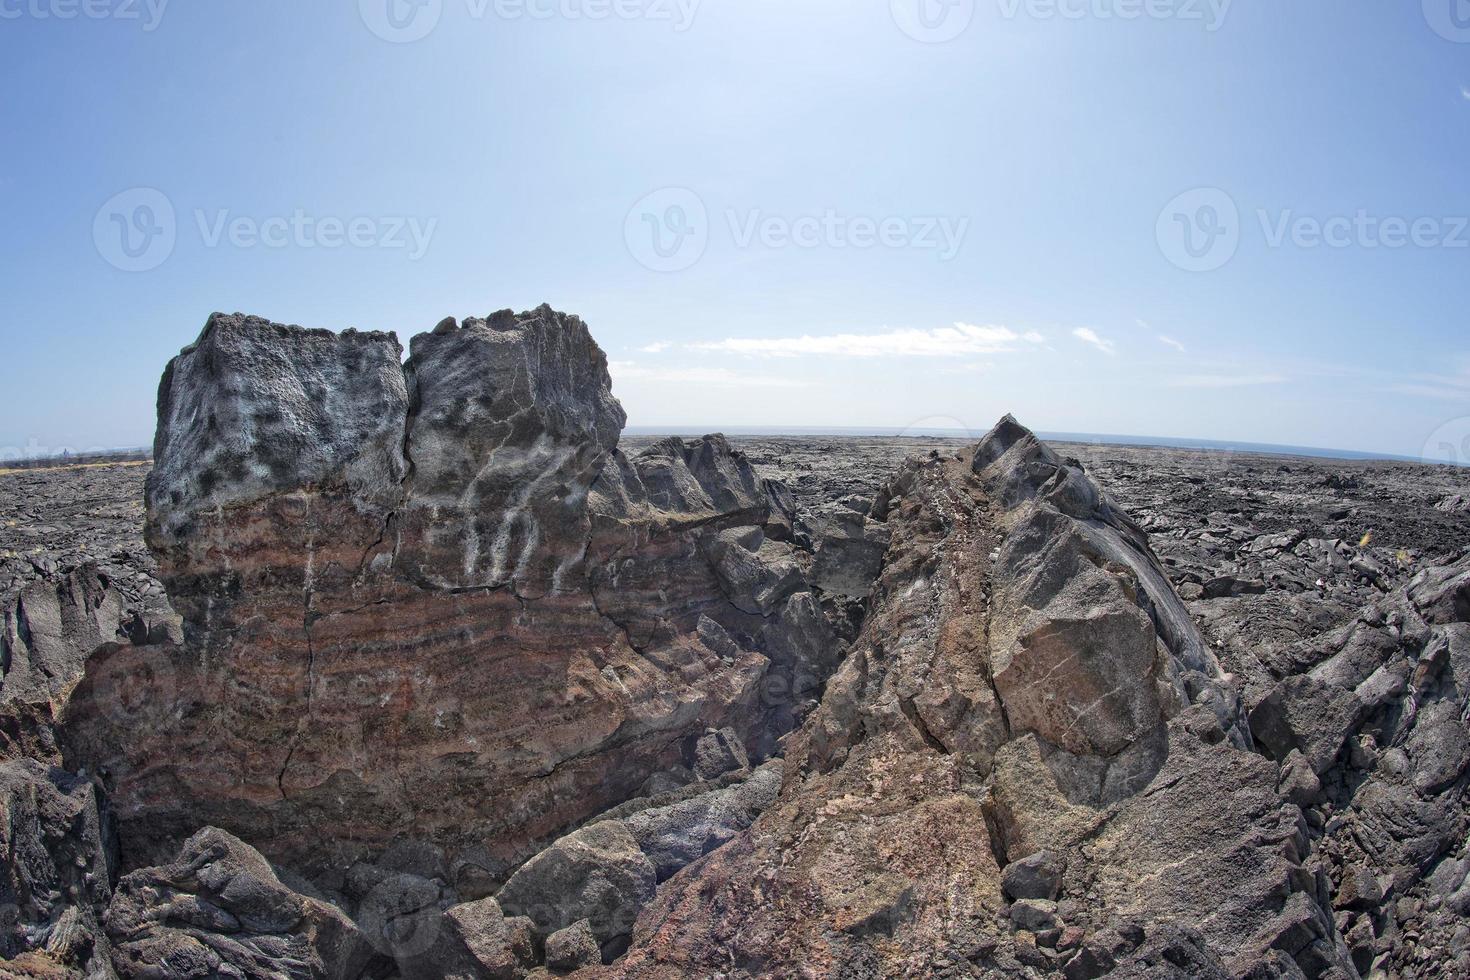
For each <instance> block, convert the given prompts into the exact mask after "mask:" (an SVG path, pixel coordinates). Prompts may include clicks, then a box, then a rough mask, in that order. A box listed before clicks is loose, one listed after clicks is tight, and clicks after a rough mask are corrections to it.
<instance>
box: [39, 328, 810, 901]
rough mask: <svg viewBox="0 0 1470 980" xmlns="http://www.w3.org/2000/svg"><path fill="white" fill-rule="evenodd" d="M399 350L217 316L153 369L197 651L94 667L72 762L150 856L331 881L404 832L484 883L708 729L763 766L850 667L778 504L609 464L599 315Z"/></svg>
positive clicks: (634, 786)
mask: <svg viewBox="0 0 1470 980" xmlns="http://www.w3.org/2000/svg"><path fill="white" fill-rule="evenodd" d="M411 347H412V354H411V356H410V358H409V360H408V363H407V365H403V366H401V365H400V364H399V347H398V344H397V341H396V340H395V339H394V337H393V336H392V335H388V334H357V333H352V332H350V331H349V332H346V333H343V334H331V333H329V332H325V331H309V330H302V329H300V328H296V327H283V326H278V325H274V324H269V323H266V322H264V321H260V320H256V319H253V318H248V317H225V316H216V317H213V318H211V320H210V322H209V324H208V326H206V328H205V331H204V333H203V335H202V336H201V337H200V339H199V341H198V342H197V343H196V344H195V345H194V346H192V347H190V348H188V349H187V350H185V351H184V352H183V353H182V354H180V355H179V357H177V358H176V359H175V360H174V362H173V363H172V364H171V366H170V368H169V370H168V371H167V372H166V374H165V377H164V379H163V383H162V386H161V389H160V398H159V409H160V413H159V435H158V439H157V454H158V460H159V462H158V465H157V466H156V467H155V469H154V471H153V473H152V474H151V475H150V477H149V483H148V505H149V510H148V521H149V523H148V539H149V542H150V544H151V546H152V547H153V548H154V550H155V552H156V554H157V556H158V561H159V573H160V577H161V579H162V581H163V584H164V585H165V586H166V587H167V589H168V592H169V597H170V599H171V600H172V601H173V602H174V604H175V606H176V607H177V608H178V609H179V611H180V613H182V615H183V617H184V636H183V640H182V642H162V643H156V644H153V645H151V646H148V647H140V648H137V649H132V648H129V649H126V650H123V649H107V648H103V649H102V650H99V651H98V652H97V654H96V655H94V656H93V657H92V659H91V661H90V663H89V666H88V668H87V671H86V674H85V676H84V677H83V678H82V680H81V682H80V683H79V684H78V685H77V686H76V688H75V691H74V692H73V693H72V696H71V698H70V702H69V704H68V705H67V708H66V721H65V729H66V735H65V738H64V740H63V741H64V746H63V748H64V751H65V755H66V758H67V761H68V764H69V765H70V766H72V767H73V768H77V767H83V766H85V767H87V768H89V769H90V770H92V771H95V772H101V773H104V774H105V779H106V783H107V786H108V788H109V789H110V791H111V792H112V794H113V795H114V798H115V799H116V800H117V802H118V810H119V814H120V819H121V826H122V839H123V844H124V850H125V853H126V854H127V856H128V860H129V861H130V863H132V864H134V865H139V864H144V863H150V862H157V861H160V860H164V859H165V858H166V857H167V855H169V854H171V853H172V850H173V848H175V847H176V846H177V842H178V841H180V840H182V839H184V838H185V837H187V836H188V835H189V834H190V833H192V832H193V831H194V830H196V829H198V827H200V826H202V825H214V826H219V827H222V828H225V829H228V830H230V831H231V832H234V833H237V834H239V835H241V836H242V837H243V838H244V839H248V840H249V841H251V843H252V844H254V845H256V846H258V847H260V848H261V849H262V851H263V852H264V853H266V854H268V855H269V856H270V857H271V858H272V859H273V860H277V861H280V862H283V863H285V864H286V865H289V866H291V867H293V868H296V869H298V870H300V871H301V872H303V873H304V874H306V875H307V876H308V877H309V878H311V879H312V880H313V881H315V882H317V883H319V884H320V885H321V886H322V887H324V888H327V889H339V888H341V887H342V882H341V876H342V875H343V874H344V873H345V870H346V869H347V868H349V867H351V866H352V865H353V864H354V863H355V862H358V861H363V860H369V861H371V860H375V859H376V858H377V856H378V855H379V854H380V853H381V852H382V851H383V850H385V849H386V848H387V847H388V846H389V845H390V844H392V843H393V842H394V841H396V840H399V839H401V838H403V837H412V838H417V839H420V840H422V841H425V842H428V843H432V844H434V845H436V846H438V847H441V848H444V849H446V850H447V852H448V859H449V863H450V864H451V865H453V866H455V867H457V868H461V869H474V868H478V869H480V871H478V872H476V871H473V870H469V871H467V872H466V873H467V874H469V875H471V877H474V876H476V875H478V876H479V879H480V880H479V881H478V883H477V884H475V885H474V886H473V887H472V890H471V891H470V892H468V893H467V894H466V895H465V896H464V897H476V896H480V895H485V894H489V893H490V892H492V891H493V890H494V888H495V887H497V886H498V885H499V884H501V883H502V882H503V881H504V877H505V875H506V874H508V873H509V871H510V870H512V869H514V868H515V867H516V866H517V865H518V864H519V863H520V862H522V861H524V860H525V859H526V858H528V857H530V856H531V855H533V854H535V853H536V852H537V851H538V850H539V849H540V848H541V847H543V846H545V845H546V844H547V843H549V842H550V841H552V840H554V839H555V838H556V837H557V836H558V835H559V834H561V833H564V832H565V830H566V829H567V828H569V827H575V826H577V825H580V824H582V823H584V822H585V821H587V820H588V819H589V818H590V817H593V816H594V815H596V814H597V813H598V812H599V811H601V810H604V809H606V808H607V807H609V806H613V805H616V804H618V803H621V802H623V801H624V800H627V799H628V798H630V797H632V796H634V795H635V794H636V793H637V792H638V790H639V788H640V787H641V786H642V785H643V784H644V782H645V781H646V780H647V779H648V778H649V777H650V776H652V775H653V774H654V773H658V772H667V771H669V770H671V769H672V768H674V767H676V766H678V765H682V764H684V763H685V761H686V759H685V755H686V752H687V751H688V750H689V747H690V746H691V745H692V744H693V742H694V740H695V739H696V738H697V737H698V736H699V735H702V734H703V733H705V732H706V731H707V730H710V729H713V730H718V731H723V732H726V733H727V735H726V736H724V737H725V738H727V740H728V742H729V743H730V746H731V748H730V752H731V753H736V752H737V750H738V751H748V752H750V753H751V754H752V755H754V756H755V757H756V759H757V761H759V760H760V759H763V758H765V757H767V756H769V755H770V754H771V753H772V752H773V751H774V750H775V749H776V742H777V739H778V738H779V737H780V736H781V735H782V734H784V733H785V732H787V731H788V730H790V729H791V728H792V727H794V726H795V725H796V724H797V723H798V722H799V721H800V717H801V714H802V712H803V711H805V710H806V705H805V703H804V702H805V699H804V698H802V697H798V696H797V695H796V693H794V692H799V691H807V690H812V689H815V688H816V687H817V686H819V685H820V684H821V682H822V681H823V680H824V679H825V676H826V673H825V672H828V671H830V669H831V667H832V665H833V664H834V663H835V660H836V642H837V641H836V637H835V636H834V635H833V633H832V631H831V628H830V626H829V625H828V623H827V621H826V618H825V616H824V615H823V614H822V612H821V610H820V607H819V605H818V603H817V601H816V599H815V598H814V597H813V592H812V588H811V587H810V586H809V585H808V584H807V582H806V579H805V571H804V569H805V567H806V564H807V563H809V561H810V556H809V555H807V554H806V553H805V552H801V551H800V549H797V548H794V547H793V546H792V545H790V544H785V543H778V542H775V541H772V540H766V539H765V538H764V531H763V527H764V525H765V523H766V522H767V520H768V519H771V518H772V511H771V507H772V501H773V500H775V499H777V498H778V497H779V496H780V494H779V493H776V492H774V491H772V490H771V489H770V488H769V487H768V486H766V485H765V484H763V483H762V481H761V480H760V479H759V478H757V477H756V475H755V474H754V472H753V470H752V469H751V467H750V464H749V463H748V461H747V460H745V458H744V457H743V456H741V455H740V454H739V453H736V452H734V451H732V450H731V449H730V447H729V444H728V443H727V442H726V441H725V440H724V438H723V437H720V436H710V437H706V438H704V439H702V440H696V441H694V442H691V443H686V442H683V441H681V440H677V439H675V440H670V441H667V442H665V443H662V444H660V445H658V446H655V447H653V448H652V449H650V450H649V451H647V452H644V453H642V454H639V455H638V456H636V457H632V458H630V457H628V456H625V455H624V454H622V453H621V452H619V451H617V450H616V448H615V447H616V443H617V438H618V432H619V430H620V428H621V427H622V424H623V413H622V409H621V407H620V406H619V405H618V403H617V401H616V400H615V399H614V398H613V397H612V396H611V393H610V389H609V384H610V381H609V377H608V374H607V367H606V359H605V358H604V356H603V354H602V352H601V351H600V350H599V349H598V347H597V345H596V344H595V343H594V342H593V340H592V339H591V336H590V334H589V333H588V330H587V328H586V326H585V324H583V323H582V321H581V320H579V319H577V318H576V317H571V316H565V315H563V314H559V313H555V312H554V311H551V310H550V309H549V308H546V307H542V308H540V309H538V310H535V311H532V312H529V313H523V314H519V315H513V314H510V313H508V312H503V313H498V314H495V315H494V316H492V317H489V318H488V319H485V320H479V319H470V320H466V321H464V324H463V326H461V327H459V328H458V329H456V330H449V329H448V328H447V327H446V328H444V329H441V330H440V331H439V332H437V333H435V334H432V335H425V336H420V337H418V338H415V340H414V341H413V343H412V345H411ZM724 541H732V542H736V544H734V545H733V546H731V547H730V548H728V549H726V550H724V551H722V550H721V549H722V548H723V547H724V546H723V545H721V544H720V542H724ZM746 545H752V546H753V547H754V549H755V550H754V551H751V550H748V549H747V547H745V546H746ZM733 552H739V554H740V558H739V561H738V562H737V564H738V567H739V570H740V573H739V574H731V573H730V569H729V568H725V570H724V571H723V572H722V571H721V568H722V567H724V566H722V565H721V557H722V556H724V555H727V553H733ZM803 556H804V557H803ZM802 597H806V598H805V601H803V600H802ZM703 637H710V638H711V640H712V642H713V647H712V646H710V645H706V643H705V642H704V640H703ZM140 658H146V660H147V663H148V666H149V669H148V670H146V671H130V670H129V669H128V668H129V666H130V665H132V664H134V663H137V662H138V661H139V659H140ZM119 672H121V673H126V674H128V675H129V676H130V677H131V676H133V675H134V674H137V675H139V676H138V677H137V678H136V681H135V683H134V685H133V689H130V690H133V693H134V694H135V695H136V696H137V698H138V699H139V701H140V702H141V703H143V704H146V705H149V706H152V707H151V708H150V710H149V712H148V714H147V716H146V718H142V717H136V716H135V715H134V714H133V713H130V712H126V711H124V712H118V711H116V710H113V709H114V708H115V706H116V704H117V699H116V698H115V697H114V693H115V692H114V690H113V688H114V687H115V685H112V684H110V683H109V677H110V676H112V675H113V674H116V673H119ZM134 689H135V690H134ZM401 870H403V871H405V872H409V873H414V874H419V875H421V876H430V875H428V872H427V871H426V869H424V868H411V867H405V868H402V869H401ZM458 885H459V883H458V882H455V883H454V887H458ZM467 887H468V886H467Z"/></svg>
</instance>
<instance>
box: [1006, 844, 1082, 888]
mask: <svg viewBox="0 0 1470 980" xmlns="http://www.w3.org/2000/svg"><path fill="white" fill-rule="evenodd" d="M1066 871H1067V859H1066V856H1065V855H1063V854H1058V853H1056V852H1055V851H1037V852H1036V853H1035V854H1028V855H1026V856H1025V857H1023V858H1019V859H1018V860H1015V861H1012V862H1011V863H1010V864H1007V865H1006V866H1005V871H1004V873H1003V874H1002V876H1001V884H1002V885H1004V887H1005V892H1006V894H1007V895H1009V896H1010V897H1011V898H1014V899H1021V898H1044V899H1048V900H1050V899H1055V898H1056V897H1057V893H1058V892H1059V891H1061V888H1062V875H1064V874H1065V873H1066Z"/></svg>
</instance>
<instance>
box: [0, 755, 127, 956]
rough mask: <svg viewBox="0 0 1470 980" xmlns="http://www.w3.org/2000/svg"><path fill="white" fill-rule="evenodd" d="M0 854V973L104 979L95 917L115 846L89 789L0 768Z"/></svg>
mask: <svg viewBox="0 0 1470 980" xmlns="http://www.w3.org/2000/svg"><path fill="white" fill-rule="evenodd" d="M0 855H3V858H4V859H3V861H0V961H6V962H5V965H3V966H0V973H5V972H6V971H7V970H13V971H15V974H7V975H21V976H25V975H32V976H43V977H44V976H67V975H72V976H89V977H93V976H96V977H106V976H110V975H111V968H110V967H109V966H108V945H107V937H106V936H105V934H104V933H103V930H102V926H101V920H102V916H103V914H104V912H105V911H106V909H107V903H108V901H109V899H110V898H111V896H112V883H113V880H114V876H115V873H116V863H117V847H116V841H115V839H114V838H113V835H112V828H111V826H110V825H109V824H108V821H107V819H106V815H105V812H104V810H103V808H102V806H101V804H100V802H99V800H98V798H97V793H96V791H95V790H94V788H93V786H92V784H91V783H90V782H89V781H88V780H86V779H82V778H79V777H77V776H75V775H73V774H70V773H66V772H64V771H62V770H60V769H57V768H55V767H50V766H46V765H43V764H41V763H39V762H37V761H35V760H33V759H16V760H12V761H9V762H3V763H0Z"/></svg>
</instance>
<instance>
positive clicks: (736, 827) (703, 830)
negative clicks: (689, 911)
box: [624, 759, 782, 881]
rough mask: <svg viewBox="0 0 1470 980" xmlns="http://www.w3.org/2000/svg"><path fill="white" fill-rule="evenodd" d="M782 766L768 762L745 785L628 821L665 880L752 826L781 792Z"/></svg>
mask: <svg viewBox="0 0 1470 980" xmlns="http://www.w3.org/2000/svg"><path fill="white" fill-rule="evenodd" d="M781 772H782V764H781V761H780V760H779V759H776V760H772V761H771V762H767V763H766V764H765V765H763V766H761V767H760V768H758V769H756V770H755V771H754V772H753V773H751V774H750V778H748V779H746V780H745V781H744V782H742V783H737V784H736V785H734V786H730V787H727V788H725V789H718V790H712V791H711V792H708V793H703V794H701V795H699V796H695V797H693V798H691V799H688V800H683V801H680V802H678V803H674V804H671V805H669V806H664V807H655V808H653V809H649V810H643V811H641V812H639V813H635V814H633V815H632V816H630V817H627V818H626V819H625V820H624V823H625V824H626V825H627V827H628V830H629V831H630V832H631V833H632V835H633V839H634V840H636V841H637V842H638V846H639V847H640V848H641V849H642V850H643V853H644V854H645V855H647V856H648V859H649V860H650V861H652V862H653V866H654V868H655V870H656V871H657V873H658V879H659V880H660V881H663V880H665V879H667V878H669V877H670V876H672V875H673V874H674V873H675V872H677V871H678V870H679V869H680V868H683V867H684V866H686V865H688V864H690V863H692V862H693V861H695V860H697V859H699V858H700V857H703V856H704V855H705V854H708V853H709V852H710V851H713V850H714V849H715V848H717V847H719V846H721V845H723V844H724V843H726V842H727V841H729V840H730V839H731V838H733V837H734V836H735V835H736V834H737V833H739V832H740V831H742V830H744V829H745V828H747V827H749V826H750V825H751V824H752V823H754V822H755V818H756V817H758V816H759V815H760V814H761V812H762V811H764V810H765V809H766V808H767V807H768V806H770V805H771V803H772V802H773V801H774V800H775V799H776V794H777V793H779V792H780V790H781Z"/></svg>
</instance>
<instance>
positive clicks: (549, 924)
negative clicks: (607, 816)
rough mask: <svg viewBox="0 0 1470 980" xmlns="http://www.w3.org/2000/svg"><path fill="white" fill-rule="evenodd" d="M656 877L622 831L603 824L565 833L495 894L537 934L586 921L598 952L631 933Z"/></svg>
mask: <svg viewBox="0 0 1470 980" xmlns="http://www.w3.org/2000/svg"><path fill="white" fill-rule="evenodd" d="M656 881H657V876H656V873H655V871H654V866H653V864H652V862H650V861H649V860H648V858H647V857H645V856H644V855H643V852H642V851H641V850H640V849H639V847H638V842H637V840H636V839H634V837H633V835H632V834H631V833H630V832H629V830H628V828H627V827H626V826H624V825H623V824H622V823H621V822H619V821H616V820H604V821H601V822H600V823H595V824H592V825H590V826H588V827H583V828H582V829H581V830H578V831H576V832H575V833H572V834H568V835H567V836H566V837H563V838H561V839H560V840H558V841H557V842H556V843H555V844H552V845H551V846H550V847H548V848H547V849H546V850H544V851H542V852H541V853H539V854H537V855H536V856H535V857H533V858H531V859H530V860H529V861H527V862H526V863H525V864H523V865H521V867H520V868H519V869H518V870H517V871H516V873H515V874H514V875H512V876H511V878H510V880H509V881H507V882H506V883H505V886H504V887H503V888H501V889H500V892H499V893H498V894H497V895H496V896H495V897H496V900H497V901H498V902H499V903H500V907H501V908H502V909H504V910H505V911H506V912H507V913H509V914H511V915H524V916H526V917H527V918H529V919H530V920H531V921H532V922H533V923H535V926H536V932H537V933H538V934H539V935H541V936H549V935H550V934H551V933H553V932H556V931H557V930H559V929H564V928H566V927H567V926H569V925H571V924H572V923H574V922H576V921H577V920H578V919H587V920H588V921H589V923H590V924H591V927H592V932H593V934H594V935H595V936H596V937H597V941H598V943H599V944H600V945H602V946H603V947H604V948H607V947H609V946H612V945H614V944H615V943H616V942H617V941H619V940H621V939H623V938H624V937H626V936H628V935H629V934H630V933H631V932H632V931H633V922H634V920H635V919H636V918H637V917H638V912H639V910H640V909H642V908H643V906H644V905H646V904H647V903H648V901H649V900H650V899H652V898H653V893H654V886H655V884H656Z"/></svg>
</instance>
